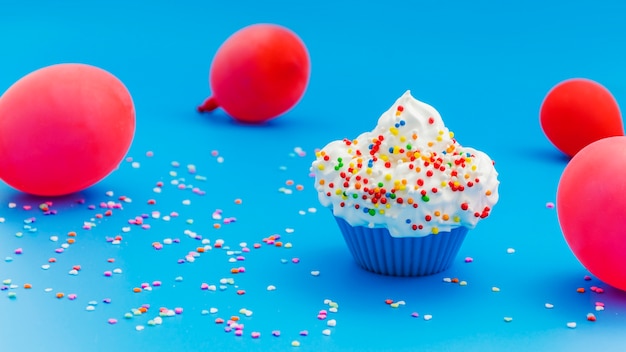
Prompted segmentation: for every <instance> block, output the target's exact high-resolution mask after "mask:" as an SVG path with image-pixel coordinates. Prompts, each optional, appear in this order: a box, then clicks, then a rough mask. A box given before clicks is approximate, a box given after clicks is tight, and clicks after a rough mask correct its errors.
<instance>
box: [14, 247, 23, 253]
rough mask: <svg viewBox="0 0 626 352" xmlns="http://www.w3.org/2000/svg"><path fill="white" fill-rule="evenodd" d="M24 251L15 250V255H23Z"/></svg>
mask: <svg viewBox="0 0 626 352" xmlns="http://www.w3.org/2000/svg"><path fill="white" fill-rule="evenodd" d="M23 252H24V251H23V250H22V248H17V249H16V250H15V254H22V253H23Z"/></svg>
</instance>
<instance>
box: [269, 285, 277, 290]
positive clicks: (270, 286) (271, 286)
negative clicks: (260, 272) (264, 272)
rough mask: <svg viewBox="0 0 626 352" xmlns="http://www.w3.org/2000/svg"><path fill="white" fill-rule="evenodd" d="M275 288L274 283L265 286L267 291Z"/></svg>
mask: <svg viewBox="0 0 626 352" xmlns="http://www.w3.org/2000/svg"><path fill="white" fill-rule="evenodd" d="M275 289H276V286H274V285H269V286H267V290H268V291H274V290H275Z"/></svg>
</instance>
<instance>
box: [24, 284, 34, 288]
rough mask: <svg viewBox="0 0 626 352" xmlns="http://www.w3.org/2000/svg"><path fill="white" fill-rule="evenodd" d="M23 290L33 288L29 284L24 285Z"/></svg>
mask: <svg viewBox="0 0 626 352" xmlns="http://www.w3.org/2000/svg"><path fill="white" fill-rule="evenodd" d="M24 288H25V289H29V288H33V285H31V284H24Z"/></svg>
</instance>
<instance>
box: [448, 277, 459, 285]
mask: <svg viewBox="0 0 626 352" xmlns="http://www.w3.org/2000/svg"><path fill="white" fill-rule="evenodd" d="M450 282H454V283H455V284H456V283H458V282H459V279H458V278H456V277H455V278H453V279H452V280H450Z"/></svg>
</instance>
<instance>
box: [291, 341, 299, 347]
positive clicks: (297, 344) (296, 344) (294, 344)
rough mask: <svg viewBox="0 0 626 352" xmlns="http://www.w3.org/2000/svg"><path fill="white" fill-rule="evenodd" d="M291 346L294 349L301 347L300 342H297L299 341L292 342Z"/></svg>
mask: <svg viewBox="0 0 626 352" xmlns="http://www.w3.org/2000/svg"><path fill="white" fill-rule="evenodd" d="M291 346H292V347H300V341H297V340H293V341H291Z"/></svg>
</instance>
